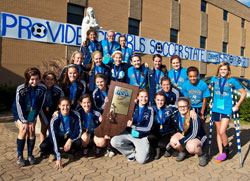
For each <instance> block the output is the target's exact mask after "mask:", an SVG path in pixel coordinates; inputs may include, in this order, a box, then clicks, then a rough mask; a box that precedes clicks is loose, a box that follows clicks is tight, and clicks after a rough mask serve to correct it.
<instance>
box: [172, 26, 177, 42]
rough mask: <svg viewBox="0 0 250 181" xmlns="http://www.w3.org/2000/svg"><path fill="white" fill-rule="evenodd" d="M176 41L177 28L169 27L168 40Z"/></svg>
mask: <svg viewBox="0 0 250 181" xmlns="http://www.w3.org/2000/svg"><path fill="white" fill-rule="evenodd" d="M177 41H178V30H175V29H172V28H171V29H170V42H173V43H177Z"/></svg>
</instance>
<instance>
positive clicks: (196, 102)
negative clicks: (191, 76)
mask: <svg viewBox="0 0 250 181" xmlns="http://www.w3.org/2000/svg"><path fill="white" fill-rule="evenodd" d="M181 92H182V93H183V95H184V97H188V98H189V100H190V101H191V106H192V107H202V103H203V98H207V97H210V91H209V88H208V86H207V84H206V82H204V81H203V80H199V82H198V84H197V85H193V84H191V83H190V81H187V82H185V83H184V84H183V85H182V90H181Z"/></svg>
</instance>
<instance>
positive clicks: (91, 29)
mask: <svg viewBox="0 0 250 181" xmlns="http://www.w3.org/2000/svg"><path fill="white" fill-rule="evenodd" d="M91 32H94V33H95V36H96V38H97V36H98V34H97V31H96V30H95V29H94V28H90V29H89V30H88V31H87V38H86V40H85V45H86V46H85V49H87V48H88V46H87V45H88V42H89V35H90V33H91Z"/></svg>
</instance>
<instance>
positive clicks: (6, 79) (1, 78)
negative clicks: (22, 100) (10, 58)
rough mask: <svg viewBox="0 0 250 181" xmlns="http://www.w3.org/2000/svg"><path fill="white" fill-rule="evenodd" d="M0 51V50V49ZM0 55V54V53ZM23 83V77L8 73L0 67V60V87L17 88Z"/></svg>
mask: <svg viewBox="0 0 250 181" xmlns="http://www.w3.org/2000/svg"><path fill="white" fill-rule="evenodd" d="M0 51H1V48H0ZM0 53H1V52H0ZM23 82H24V79H23V77H21V76H19V75H17V74H16V73H14V72H12V71H9V70H8V69H6V68H4V67H2V65H1V59H0V85H1V84H7V85H11V86H18V85H20V84H22V83H23Z"/></svg>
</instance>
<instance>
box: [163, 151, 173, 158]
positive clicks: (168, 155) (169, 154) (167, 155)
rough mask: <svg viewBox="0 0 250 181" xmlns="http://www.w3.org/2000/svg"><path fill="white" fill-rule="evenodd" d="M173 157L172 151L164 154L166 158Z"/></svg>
mask: <svg viewBox="0 0 250 181" xmlns="http://www.w3.org/2000/svg"><path fill="white" fill-rule="evenodd" d="M171 155H172V154H171V153H170V150H166V151H165V153H164V157H171Z"/></svg>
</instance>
